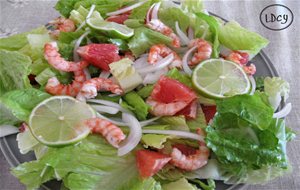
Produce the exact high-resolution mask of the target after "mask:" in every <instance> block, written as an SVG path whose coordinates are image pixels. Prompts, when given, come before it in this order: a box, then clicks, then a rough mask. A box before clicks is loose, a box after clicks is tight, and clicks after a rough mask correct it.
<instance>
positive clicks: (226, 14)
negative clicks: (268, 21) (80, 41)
mask: <svg viewBox="0 0 300 190" xmlns="http://www.w3.org/2000/svg"><path fill="white" fill-rule="evenodd" d="M204 2H205V6H206V8H207V9H208V11H211V12H213V13H216V14H218V15H219V16H221V17H223V18H226V19H229V20H231V19H234V20H236V21H237V22H239V23H240V24H241V25H242V26H244V27H246V28H248V29H251V30H253V31H256V32H258V33H260V34H261V35H263V36H265V37H266V38H267V39H269V40H270V44H269V46H268V47H267V48H265V52H266V54H267V55H268V56H269V58H270V59H271V61H272V62H273V64H274V66H275V68H276V70H277V71H278V73H279V75H280V76H281V77H283V78H284V79H286V80H287V81H288V82H289V83H290V86H291V92H290V98H289V102H292V104H293V110H292V113H291V114H290V115H289V116H288V117H287V125H288V126H289V127H291V128H293V130H295V131H296V132H297V133H298V134H300V127H299V125H300V116H299V114H300V29H299V28H300V21H299V18H300V11H299V10H300V1H297V0H294V1H292V0H285V1H276V0H261V1H258V0H256V1H250V0H234V1H227V0H226V1H225V0H223V1H221V0H215V1H204ZM55 3H56V1H55V0H35V1H34V0H1V1H0V36H1V37H2V36H7V35H11V34H16V33H20V32H24V31H28V30H30V29H33V28H36V27H38V26H40V25H43V24H45V23H47V22H48V21H49V20H51V19H53V18H55V17H57V15H58V13H57V12H56V11H55V10H54V9H52V7H53V6H54V5H55ZM271 4H283V5H285V6H287V7H288V8H289V9H291V11H292V12H293V14H294V21H293V23H292V24H291V25H290V26H289V27H288V28H286V29H284V30H281V31H272V30H269V29H267V28H265V27H264V26H263V25H262V24H261V23H260V19H259V15H260V12H261V11H262V10H263V9H264V8H265V7H267V6H268V5H271ZM287 152H288V156H289V158H290V162H291V164H292V166H293V173H291V174H289V175H286V176H283V177H281V178H278V179H276V180H274V181H271V182H269V183H267V184H265V185H263V186H262V185H250V186H246V187H244V188H243V189H244V190H299V189H300V135H298V136H297V138H296V139H295V140H294V141H293V142H291V143H289V144H288V148H287ZM0 171H1V173H0V175H1V176H0V189H2V190H23V189H25V187H24V186H23V185H21V184H20V183H19V182H18V180H17V179H15V178H14V177H13V176H12V175H11V174H10V173H9V165H8V163H7V162H6V161H5V159H4V156H3V154H2V153H0Z"/></svg>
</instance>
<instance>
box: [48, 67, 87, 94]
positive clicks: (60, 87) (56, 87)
mask: <svg viewBox="0 0 300 190" xmlns="http://www.w3.org/2000/svg"><path fill="white" fill-rule="evenodd" d="M86 79H87V78H86V75H85V73H84V71H83V70H80V71H75V72H74V80H73V82H72V83H71V84H68V85H65V84H61V83H60V82H59V80H58V79H57V78H56V77H52V78H50V79H49V80H48V82H47V85H46V87H45V90H46V91H47V92H48V93H50V94H52V95H68V96H73V97H75V96H77V94H78V92H79V91H80V89H81V87H82V85H83V83H84V82H85V81H86Z"/></svg>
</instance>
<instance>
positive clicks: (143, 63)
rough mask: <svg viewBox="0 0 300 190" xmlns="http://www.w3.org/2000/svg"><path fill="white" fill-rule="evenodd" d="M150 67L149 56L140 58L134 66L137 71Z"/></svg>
mask: <svg viewBox="0 0 300 190" xmlns="http://www.w3.org/2000/svg"><path fill="white" fill-rule="evenodd" d="M148 65H149V63H148V55H147V57H146V56H143V57H140V58H138V59H137V60H135V62H134V64H133V66H134V68H136V69H138V68H143V67H145V66H148Z"/></svg>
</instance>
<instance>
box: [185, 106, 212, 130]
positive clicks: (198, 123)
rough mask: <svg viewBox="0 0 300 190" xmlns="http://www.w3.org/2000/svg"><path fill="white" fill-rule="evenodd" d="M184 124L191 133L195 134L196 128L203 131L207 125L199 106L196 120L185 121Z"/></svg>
mask: <svg viewBox="0 0 300 190" xmlns="http://www.w3.org/2000/svg"><path fill="white" fill-rule="evenodd" d="M186 124H187V125H188V127H189V128H190V130H191V131H193V132H195V131H196V129H197V128H201V129H205V128H206V126H207V124H206V120H205V116H204V113H203V110H202V108H201V106H198V110H197V116H196V119H191V120H187V121H186Z"/></svg>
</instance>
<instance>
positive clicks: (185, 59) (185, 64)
mask: <svg viewBox="0 0 300 190" xmlns="http://www.w3.org/2000/svg"><path fill="white" fill-rule="evenodd" d="M196 49H197V46H195V47H192V48H191V49H189V51H187V52H186V53H185V54H184V56H183V58H182V66H183V70H184V72H185V73H187V74H188V75H189V76H192V73H193V71H192V69H190V67H189V64H188V59H189V57H190V54H191V53H193V51H195V50H196Z"/></svg>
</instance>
